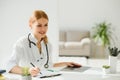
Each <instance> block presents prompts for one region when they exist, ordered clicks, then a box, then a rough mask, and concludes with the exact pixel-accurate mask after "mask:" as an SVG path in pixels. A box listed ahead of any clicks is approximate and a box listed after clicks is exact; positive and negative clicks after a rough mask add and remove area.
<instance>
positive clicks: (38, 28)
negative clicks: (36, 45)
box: [31, 18, 48, 40]
mask: <svg viewBox="0 0 120 80" xmlns="http://www.w3.org/2000/svg"><path fill="white" fill-rule="evenodd" d="M31 29H32V32H33V34H34V36H35V37H36V38H37V39H38V40H41V38H43V37H45V35H46V32H47V30H48V20H47V19H46V18H40V19H38V20H37V21H35V22H33V23H32V25H31Z"/></svg>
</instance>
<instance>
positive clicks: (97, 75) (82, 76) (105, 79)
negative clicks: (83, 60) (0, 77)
mask: <svg viewBox="0 0 120 80" xmlns="http://www.w3.org/2000/svg"><path fill="white" fill-rule="evenodd" d="M61 73H62V75H61V76H57V77H51V78H43V79H40V78H32V80H120V72H118V73H116V74H107V75H103V72H102V69H101V68H90V69H88V70H86V71H84V72H65V71H61ZM4 76H5V77H7V78H8V80H21V76H20V75H15V74H7V73H5V74H4Z"/></svg>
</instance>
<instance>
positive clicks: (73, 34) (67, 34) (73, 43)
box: [59, 30, 91, 58]
mask: <svg viewBox="0 0 120 80" xmlns="http://www.w3.org/2000/svg"><path fill="white" fill-rule="evenodd" d="M90 48H91V40H90V32H89V31H74V30H73V31H63V30H60V31H59V55H60V56H85V57H87V58H88V57H90V52H91V51H90V50H91V49H90Z"/></svg>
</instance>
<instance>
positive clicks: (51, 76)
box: [40, 74, 61, 78]
mask: <svg viewBox="0 0 120 80" xmlns="http://www.w3.org/2000/svg"><path fill="white" fill-rule="evenodd" d="M60 75H61V74H55V75H49V76H42V77H40V78H48V77H55V76H60Z"/></svg>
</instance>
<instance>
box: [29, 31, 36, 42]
mask: <svg viewBox="0 0 120 80" xmlns="http://www.w3.org/2000/svg"><path fill="white" fill-rule="evenodd" d="M30 40H31V41H33V42H34V43H37V39H36V38H35V36H34V35H33V34H32V33H31V36H30Z"/></svg>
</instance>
